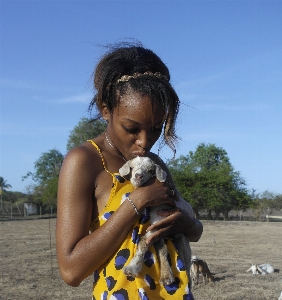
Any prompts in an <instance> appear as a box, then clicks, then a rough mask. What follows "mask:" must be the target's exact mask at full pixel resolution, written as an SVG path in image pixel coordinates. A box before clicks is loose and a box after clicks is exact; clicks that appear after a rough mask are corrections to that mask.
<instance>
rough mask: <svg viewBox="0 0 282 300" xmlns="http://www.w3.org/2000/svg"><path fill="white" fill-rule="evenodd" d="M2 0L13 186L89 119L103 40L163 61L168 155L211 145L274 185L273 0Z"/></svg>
mask: <svg viewBox="0 0 282 300" xmlns="http://www.w3.org/2000/svg"><path fill="white" fill-rule="evenodd" d="M0 5H1V6H0V9H1V21H0V22H1V74H0V75H1V78H0V79H1V81H0V84H1V85H0V86H1V107H0V109H1V110H0V113H1V121H0V126H1V132H0V134H1V135H0V143H1V148H0V149H1V150H0V151H1V152H0V155H1V157H0V159H1V161H0V162H1V165H0V176H2V177H4V179H6V180H7V182H8V183H10V184H11V185H12V190H14V191H22V192H25V188H26V186H27V185H29V184H30V183H31V181H29V180H26V181H23V182H22V179H21V178H22V176H23V175H25V174H26V173H27V172H28V171H33V170H34V169H33V166H34V162H35V161H36V160H37V159H38V158H39V157H40V155H41V154H42V153H43V152H47V151H48V150H51V149H54V148H56V149H58V150H60V151H61V152H62V153H63V154H65V153H66V144H67V140H68V136H69V133H70V131H71V130H72V129H73V128H74V126H75V125H77V123H78V121H79V120H80V118H81V117H83V116H88V114H87V107H88V103H89V101H90V100H91V97H92V96H93V88H92V82H91V74H92V72H93V69H94V67H95V65H96V63H97V61H98V59H99V58H100V56H101V55H102V54H103V53H104V48H103V47H101V45H107V44H109V43H114V42H118V41H124V40H127V41H128V40H130V39H137V40H139V41H140V42H142V43H143V45H144V46H145V47H147V48H150V49H152V50H153V51H155V52H156V53H157V54H158V55H159V56H160V57H161V58H162V59H163V61H164V62H165V63H166V64H167V66H168V67H169V69H170V72H171V77H172V80H171V82H172V85H173V86H174V88H175V89H176V91H177V93H178V95H179V97H180V100H181V102H182V106H181V112H180V115H179V121H178V124H177V132H178V135H179V136H180V137H181V139H182V141H181V142H180V143H179V147H178V149H177V156H179V155H181V154H183V155H186V154H188V152H189V151H195V149H196V147H197V145H199V144H200V143H202V142H204V143H213V144H215V145H216V146H218V147H222V148H224V149H225V150H226V151H227V153H228V156H229V158H230V161H231V163H232V165H233V166H234V168H235V170H236V171H239V172H240V173H241V175H242V177H244V178H245V180H246V182H247V187H248V188H249V189H250V190H251V189H255V190H256V191H257V192H263V191H265V190H269V191H271V192H274V193H282V171H281V170H282V121H281V119H282V101H281V100H282V99H281V98H282V34H281V32H282V18H281V16H282V2H281V1H271V0H269V1H196V0H195V1H189V0H185V1H162V0H156V1H154V0H150V1H145V0H143V1H135V0H130V1H126V0H124V1H107V0H103V1H102V0H101V1H95V0H92V1H67V0H65V1H63V0H61V1H55V0H54V1H48V0H44V1H41V0H37V1H35V0H34V1H24V0H21V1H13V0H2V1H1V4H0ZM185 104H186V105H185ZM162 155H163V157H164V158H171V156H172V153H171V152H170V150H169V149H165V150H163V152H162Z"/></svg>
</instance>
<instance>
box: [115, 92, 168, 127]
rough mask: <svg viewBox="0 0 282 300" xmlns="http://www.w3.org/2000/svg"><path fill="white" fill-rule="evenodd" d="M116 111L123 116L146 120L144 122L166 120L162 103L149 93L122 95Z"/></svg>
mask: <svg viewBox="0 0 282 300" xmlns="http://www.w3.org/2000/svg"><path fill="white" fill-rule="evenodd" d="M152 101H153V102H152ZM114 113H116V114H118V116H119V117H121V118H125V119H127V118H129V119H130V120H133V121H134V120H135V121H136V122H140V120H144V122H148V121H151V122H152V123H153V124H155V123H159V122H162V121H163V120H164V111H163V109H162V107H161V106H160V104H159V103H158V102H157V101H154V100H152V99H151V98H150V97H149V96H148V95H140V94H138V93H130V94H125V95H123V96H121V97H120V103H119V105H118V106H117V107H116V108H115V110H114ZM142 123H143V122H142Z"/></svg>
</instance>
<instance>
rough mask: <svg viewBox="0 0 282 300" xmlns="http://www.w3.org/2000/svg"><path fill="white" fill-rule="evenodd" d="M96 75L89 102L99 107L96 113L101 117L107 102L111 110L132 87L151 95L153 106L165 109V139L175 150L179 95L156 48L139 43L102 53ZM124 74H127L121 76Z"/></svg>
mask: <svg viewBox="0 0 282 300" xmlns="http://www.w3.org/2000/svg"><path fill="white" fill-rule="evenodd" d="M146 72H147V74H146ZM144 73H145V74H144ZM93 75H94V87H95V89H96V90H97V93H96V95H95V96H94V98H93V99H92V101H91V103H90V105H89V111H90V112H91V111H92V109H93V108H94V107H96V108H97V109H98V111H99V114H98V116H97V117H101V110H102V105H103V103H104V104H105V105H106V106H107V108H108V110H109V112H110V113H112V112H113V110H114V109H115V108H116V107H117V106H118V105H119V103H120V97H121V96H122V95H124V94H126V93H129V92H132V91H133V92H136V93H139V94H140V95H142V96H145V95H146V96H149V98H150V100H151V102H152V108H153V109H155V108H156V109H159V108H161V109H162V110H163V111H164V132H163V142H165V143H166V144H167V145H168V146H169V147H170V148H171V149H172V150H173V152H174V154H175V152H176V151H175V143H176V142H177V135H176V133H175V122H176V117H177V114H178V109H179V99H178V96H177V94H176V92H175V90H174V89H173V88H172V86H171V85H170V83H169V80H170V74H169V70H168V68H167V67H166V65H165V64H164V63H163V62H162V60H161V59H160V58H159V57H158V56H157V55H156V54H155V53H154V52H153V51H151V50H149V49H145V48H144V47H142V46H140V45H137V46H136V45H134V46H132V45H128V46H125V45H122V46H120V47H119V46H118V47H114V48H112V49H111V51H110V52H108V53H106V54H105V56H104V57H102V59H101V61H100V62H99V63H98V65H97V67H96V70H95V71H94V74H93ZM124 75H128V76H127V77H126V76H125V77H122V76H124ZM124 78H126V79H124Z"/></svg>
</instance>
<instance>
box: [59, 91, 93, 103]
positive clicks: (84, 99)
mask: <svg viewBox="0 0 282 300" xmlns="http://www.w3.org/2000/svg"><path fill="white" fill-rule="evenodd" d="M92 98H93V95H92V94H91V93H83V94H80V95H75V96H69V97H65V98H61V99H57V100H55V102H56V103H89V102H90V100H91V99H92Z"/></svg>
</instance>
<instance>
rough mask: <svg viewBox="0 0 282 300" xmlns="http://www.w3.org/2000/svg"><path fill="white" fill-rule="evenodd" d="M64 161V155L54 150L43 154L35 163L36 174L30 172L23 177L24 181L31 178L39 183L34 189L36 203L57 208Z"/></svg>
mask: <svg viewBox="0 0 282 300" xmlns="http://www.w3.org/2000/svg"><path fill="white" fill-rule="evenodd" d="M63 160H64V156H63V154H61V152H60V151H58V150H56V149H52V150H50V151H48V152H45V153H43V154H42V155H41V156H40V157H39V159H38V160H37V161H36V162H35V163H34V169H35V173H31V172H28V173H27V174H26V175H25V176H23V180H24V179H26V178H28V177H30V176H31V177H32V179H33V180H34V181H35V182H37V185H36V186H34V188H33V200H34V202H37V203H44V204H46V205H49V206H52V205H54V206H56V200H57V190H58V178H59V173H60V169H61V166H62V163H63Z"/></svg>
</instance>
